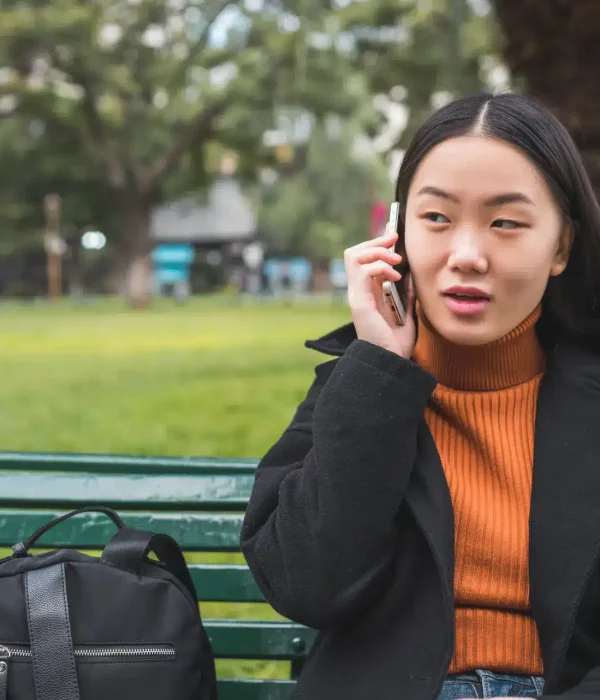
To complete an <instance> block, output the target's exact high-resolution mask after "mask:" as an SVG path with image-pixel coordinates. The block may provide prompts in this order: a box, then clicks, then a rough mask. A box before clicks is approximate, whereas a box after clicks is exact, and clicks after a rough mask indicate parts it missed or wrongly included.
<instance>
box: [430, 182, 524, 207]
mask: <svg viewBox="0 0 600 700" xmlns="http://www.w3.org/2000/svg"><path fill="white" fill-rule="evenodd" d="M417 195H418V196H421V195H431V196H433V197H441V198H442V199H448V200H449V201H451V202H455V203H456V204H459V203H460V198H459V197H458V196H457V195H455V194H452V193H451V192H446V191H445V190H441V189H440V188H439V187H432V186H431V185H426V186H425V187H422V188H421V189H420V190H419V191H418V192H417ZM515 203H516V204H529V205H531V206H535V205H534V203H533V202H532V200H531V199H530V198H529V197H528V196H527V195H525V194H523V193H522V192H505V193H503V194H497V195H494V196H493V197H488V199H486V200H485V201H484V203H483V204H484V206H486V207H497V206H500V205H502V204H515Z"/></svg>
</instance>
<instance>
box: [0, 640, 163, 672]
mask: <svg viewBox="0 0 600 700" xmlns="http://www.w3.org/2000/svg"><path fill="white" fill-rule="evenodd" d="M73 654H74V656H75V658H76V659H132V658H133V659H145V658H156V657H174V656H175V647H174V646H173V645H172V644H139V645H136V644H131V645H127V646H125V645H122V646H112V645H99V646H94V647H75V649H73ZM9 659H31V648H30V647H26V646H16V645H15V646H12V645H10V644H0V663H1V662H5V663H6V662H8V660H9ZM1 671H2V667H1V666H0V673H1Z"/></svg>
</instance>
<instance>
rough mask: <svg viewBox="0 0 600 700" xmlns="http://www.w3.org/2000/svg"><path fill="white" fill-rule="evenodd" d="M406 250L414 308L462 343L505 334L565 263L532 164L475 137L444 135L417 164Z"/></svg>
mask: <svg viewBox="0 0 600 700" xmlns="http://www.w3.org/2000/svg"><path fill="white" fill-rule="evenodd" d="M405 231H406V234H405V236H406V239H405V244H406V253H407V258H408V261H409V263H410V269H411V272H412V276H413V280H414V284H415V288H416V291H417V296H418V299H419V302H420V304H421V307H422V309H423V311H424V313H425V315H426V317H427V318H428V319H429V321H430V323H431V324H432V325H433V326H434V328H435V329H436V330H437V331H438V333H440V334H441V335H442V336H443V337H445V338H446V339H447V340H449V341H451V342H454V343H458V344H461V345H482V344H485V343H490V342H492V341H494V340H497V339H498V338H501V337H502V336H504V335H506V334H507V333H509V332H510V331H511V330H512V329H513V328H515V327H516V326H518V325H519V324H520V323H521V322H522V321H523V320H524V319H526V318H527V317H528V316H529V315H530V314H531V312H532V311H533V310H534V309H535V308H536V307H537V305H538V304H539V303H540V301H541V299H542V296H543V294H544V291H545V289H546V285H547V283H548V278H549V277H550V276H551V275H559V274H560V273H561V272H562V271H563V270H564V269H565V267H566V263H567V258H568V251H569V244H570V231H569V229H568V227H567V226H566V225H565V224H564V222H563V219H562V217H561V215H560V212H559V210H558V207H557V205H556V203H555V201H554V199H553V197H552V195H551V193H550V190H549V189H548V186H547V185H546V183H545V181H544V179H543V177H542V176H541V174H540V173H539V172H538V170H537V168H536V167H535V165H534V164H533V163H532V162H531V161H530V160H529V159H528V158H527V157H526V156H525V155H524V154H522V153H521V152H520V151H519V150H518V149H517V148H515V147H514V146H511V145H509V144H507V143H504V142H502V141H500V140H497V139H493V138H488V137H484V136H464V137H458V138H453V139H448V140H447V141H444V142H443V143H441V144H439V145H438V146H436V147H435V148H433V149H432V150H431V151H430V152H429V153H428V154H427V156H426V157H425V158H424V159H423V161H422V162H421V163H420V165H419V167H418V169H417V171H416V173H415V176H414V178H413V181H412V183H411V185H410V189H409V192H408V199H407V208H406V229H405Z"/></svg>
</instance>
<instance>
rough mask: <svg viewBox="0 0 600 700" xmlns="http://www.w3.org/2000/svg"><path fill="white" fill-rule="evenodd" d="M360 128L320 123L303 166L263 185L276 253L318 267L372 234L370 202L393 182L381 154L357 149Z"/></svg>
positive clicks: (266, 222)
mask: <svg viewBox="0 0 600 700" xmlns="http://www.w3.org/2000/svg"><path fill="white" fill-rule="evenodd" d="M356 132H357V129H356V128H352V125H346V126H345V128H343V129H341V130H340V127H339V125H338V124H336V123H335V122H334V123H333V124H330V125H329V128H327V127H318V128H316V129H315V130H314V132H313V134H312V137H311V140H310V142H309V144H308V149H307V154H306V158H305V167H304V168H303V169H301V170H300V171H299V172H297V173H296V174H295V175H293V176H292V177H289V178H280V179H279V180H277V181H276V182H275V183H274V184H272V185H271V186H268V187H266V188H265V192H264V195H263V206H262V207H261V219H260V224H261V228H262V229H263V230H265V231H266V234H267V237H268V239H269V243H270V248H271V251H272V252H273V253H275V254H278V255H302V256H305V257H307V258H308V259H309V260H311V262H312V263H313V268H314V269H316V270H319V269H322V268H324V267H325V265H326V264H327V263H328V262H329V260H331V259H332V258H336V257H340V256H341V255H342V253H343V251H344V249H345V248H347V247H348V246H351V245H354V244H356V243H359V242H360V241H363V240H365V239H367V238H368V237H369V229H370V215H371V205H372V204H373V202H374V201H375V199H378V198H380V197H388V198H389V193H390V189H391V188H390V182H389V177H388V173H387V170H386V168H385V166H384V165H383V163H382V161H381V159H380V158H379V157H378V156H376V155H375V154H372V155H371V156H369V157H366V156H365V155H360V154H359V153H358V152H356V150H355V148H356V143H357V141H356V136H357V133H356Z"/></svg>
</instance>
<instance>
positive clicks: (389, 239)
mask: <svg viewBox="0 0 600 700" xmlns="http://www.w3.org/2000/svg"><path fill="white" fill-rule="evenodd" d="M397 238H398V234H397V233H396V232H395V231H394V230H393V229H392V228H391V227H390V226H389V225H388V226H386V230H385V233H384V234H383V235H382V236H378V237H377V238H371V239H370V240H368V241H363V242H362V243H358V244H357V245H355V246H352V248H348V250H347V251H346V252H349V253H351V252H353V251H359V250H364V249H365V248H373V247H376V246H383V247H384V248H389V247H390V246H391V245H393V244H394V243H395V242H396V239H397Z"/></svg>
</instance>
